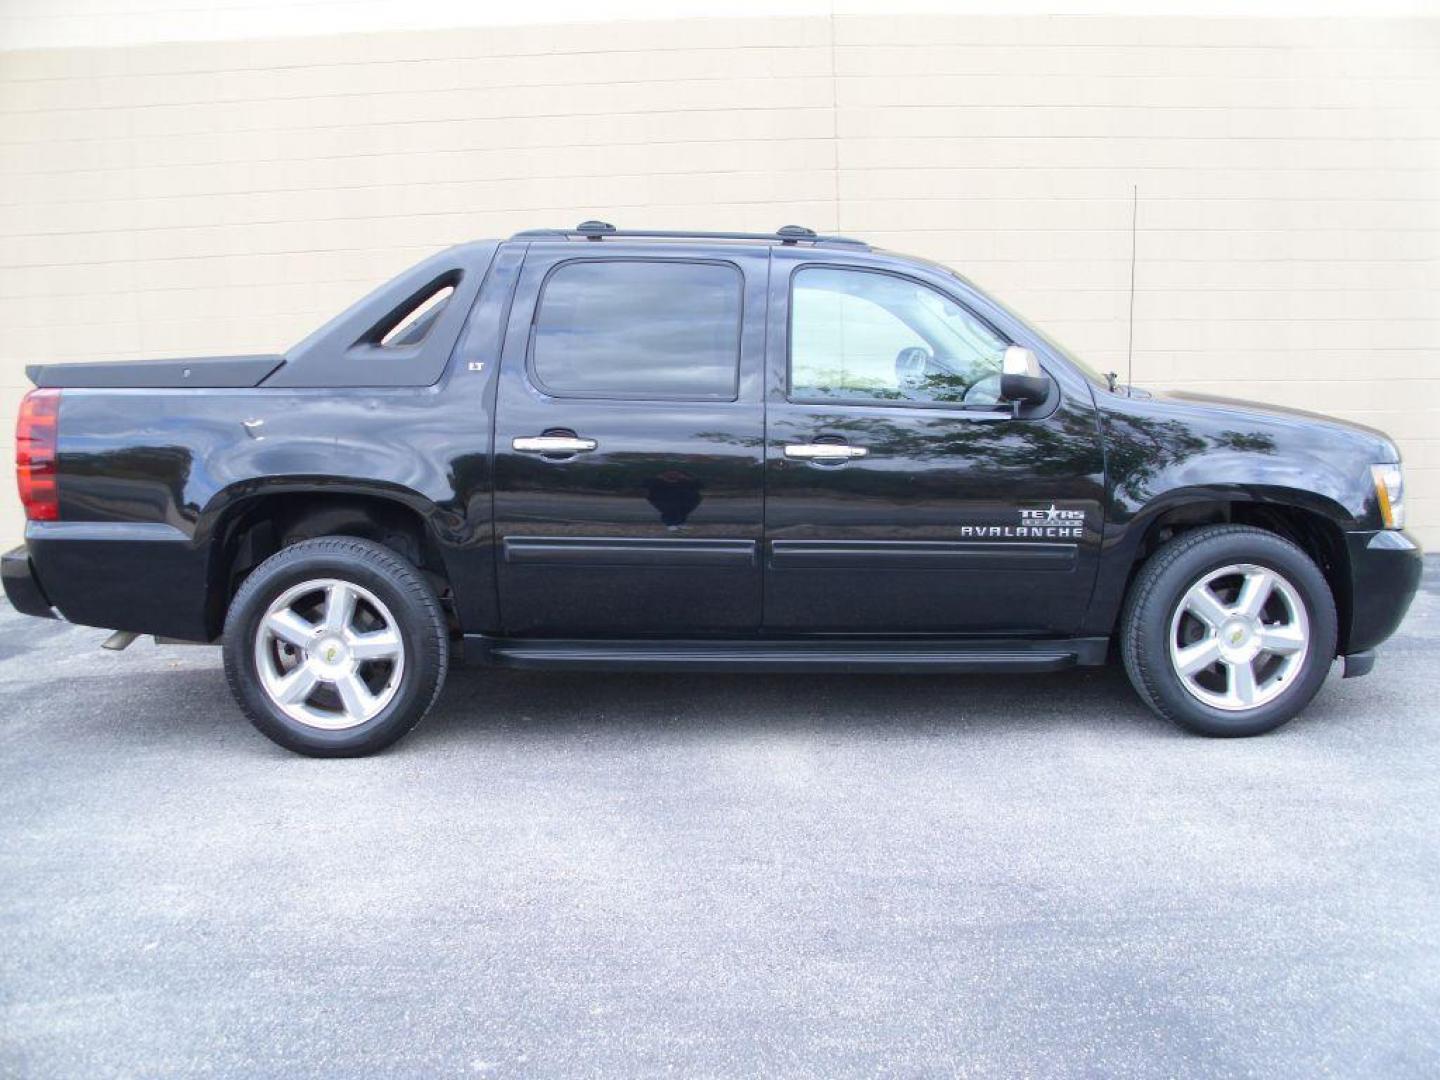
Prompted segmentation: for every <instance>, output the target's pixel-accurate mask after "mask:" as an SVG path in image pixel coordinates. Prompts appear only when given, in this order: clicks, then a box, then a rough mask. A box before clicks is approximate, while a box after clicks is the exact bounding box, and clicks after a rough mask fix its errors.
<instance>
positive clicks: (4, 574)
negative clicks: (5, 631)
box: [0, 544, 55, 619]
mask: <svg viewBox="0 0 1440 1080" xmlns="http://www.w3.org/2000/svg"><path fill="white" fill-rule="evenodd" d="M0 579H3V581H4V583H5V597H6V599H8V600H9V601H10V604H11V606H12V607H14V608H15V610H16V611H18V612H20V613H21V614H22V615H36V616H38V617H40V618H42V619H53V618H55V609H54V608H53V607H52V606H51V605H50V600H49V598H48V597H47V596H46V595H45V590H44V589H42V588H40V581H39V579H37V578H36V577H35V567H34V566H33V565H32V564H31V562H30V551H29V549H28V548H26V547H25V545H24V544H21V545H20V546H19V547H17V548H14V549H12V550H10V551H7V552H5V554H4V555H0Z"/></svg>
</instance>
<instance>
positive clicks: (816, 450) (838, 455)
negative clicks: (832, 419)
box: [785, 443, 870, 461]
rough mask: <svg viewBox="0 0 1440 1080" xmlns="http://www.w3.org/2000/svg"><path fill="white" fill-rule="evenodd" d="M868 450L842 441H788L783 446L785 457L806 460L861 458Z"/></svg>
mask: <svg viewBox="0 0 1440 1080" xmlns="http://www.w3.org/2000/svg"><path fill="white" fill-rule="evenodd" d="M869 452H870V451H869V450H867V449H865V447H863V446H846V445H845V444H844V443H790V444H788V445H787V446H786V447H785V456H786V457H787V458H802V459H805V460H807V461H817V460H818V461H824V460H826V459H827V458H828V459H829V460H831V461H848V460H850V459H851V458H862V457H864V456H865V455H866V454H868V453H869Z"/></svg>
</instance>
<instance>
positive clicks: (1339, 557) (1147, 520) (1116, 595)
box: [1097, 486, 1354, 652]
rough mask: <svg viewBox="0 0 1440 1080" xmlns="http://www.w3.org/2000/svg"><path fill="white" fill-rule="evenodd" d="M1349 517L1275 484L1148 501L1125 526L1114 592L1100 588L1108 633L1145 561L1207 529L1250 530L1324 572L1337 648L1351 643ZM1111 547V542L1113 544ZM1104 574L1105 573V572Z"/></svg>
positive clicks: (1325, 501)
mask: <svg viewBox="0 0 1440 1080" xmlns="http://www.w3.org/2000/svg"><path fill="white" fill-rule="evenodd" d="M1349 521H1350V515H1349V513H1348V511H1347V510H1346V509H1345V507H1344V506H1343V505H1342V504H1340V503H1339V502H1337V501H1336V500H1333V499H1330V498H1328V497H1326V496H1324V495H1320V494H1317V493H1316V492H1313V491H1304V490H1299V489H1293V488H1277V487H1265V488H1259V487H1248V486H1247V487H1239V486H1237V487H1234V488H1213V487H1206V488H1198V487H1197V488H1191V489H1187V490H1182V491H1176V492H1171V493H1168V494H1167V495H1166V496H1164V497H1162V498H1157V499H1155V500H1153V501H1152V502H1151V503H1148V504H1147V505H1146V506H1145V507H1144V508H1142V509H1141V510H1140V511H1139V512H1137V513H1136V514H1135V515H1134V516H1133V517H1132V518H1130V520H1129V521H1128V522H1126V524H1125V526H1124V532H1123V534H1122V535H1121V537H1119V538H1115V539H1116V543H1115V546H1114V547H1113V548H1111V554H1110V555H1109V556H1108V558H1109V559H1110V560H1111V565H1112V567H1117V568H1118V569H1117V570H1112V571H1111V581H1110V582H1109V583H1108V588H1106V587H1104V586H1102V589H1101V590H1098V591H1097V599H1102V594H1103V600H1102V602H1103V604H1104V610H1103V611H1101V612H1097V614H1099V615H1100V618H1101V620H1102V621H1103V630H1102V632H1106V633H1111V632H1113V631H1114V630H1115V628H1116V625H1117V621H1118V619H1119V615H1120V609H1121V607H1122V605H1123V604H1124V600H1125V597H1126V596H1127V595H1128V594H1129V591H1130V588H1131V585H1132V584H1133V583H1134V580H1135V576H1136V574H1137V573H1139V570H1140V567H1141V566H1142V565H1144V563H1145V561H1146V560H1147V559H1148V558H1149V557H1150V556H1151V555H1152V554H1154V553H1155V551H1157V550H1158V549H1159V548H1160V547H1162V546H1163V545H1164V544H1165V543H1167V542H1168V541H1169V540H1171V539H1173V538H1174V537H1175V536H1178V535H1180V534H1181V533H1184V532H1187V531H1189V530H1191V529H1195V528H1199V527H1201V526H1204V525H1219V524H1237V525H1251V526H1253V527H1255V528H1259V529H1264V530H1265V531H1267V532H1272V533H1275V534H1276V535H1277V536H1281V537H1283V538H1285V539H1287V540H1289V541H1290V542H1291V543H1293V544H1295V545H1296V546H1297V547H1299V548H1300V549H1301V550H1302V551H1304V552H1305V554H1306V555H1307V556H1309V558H1310V559H1311V560H1312V561H1313V562H1314V563H1315V564H1316V565H1317V566H1318V567H1319V569H1320V572H1321V574H1323V575H1324V577H1325V581H1326V583H1327V584H1328V585H1329V586H1330V592H1331V594H1332V595H1333V597H1334V599H1335V608H1336V614H1337V616H1338V618H1339V634H1340V636H1339V643H1338V645H1339V650H1340V651H1341V652H1343V651H1344V650H1345V648H1346V647H1347V645H1348V640H1349V629H1350V623H1351V612H1352V611H1353V610H1354V597H1353V594H1352V589H1351V580H1352V579H1351V568H1350V556H1349V549H1348V548H1347V546H1346V543H1345V529H1346V527H1347V523H1348V522H1349ZM1107 546H1109V545H1107ZM1102 573H1104V571H1102Z"/></svg>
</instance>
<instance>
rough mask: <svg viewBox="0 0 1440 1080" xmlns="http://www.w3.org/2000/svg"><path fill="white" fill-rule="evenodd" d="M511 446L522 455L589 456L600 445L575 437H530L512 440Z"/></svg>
mask: <svg viewBox="0 0 1440 1080" xmlns="http://www.w3.org/2000/svg"><path fill="white" fill-rule="evenodd" d="M510 445H511V446H512V447H513V448H514V449H516V450H517V451H519V452H520V453H522V454H588V453H590V451H591V450H594V449H595V448H596V447H597V446H599V445H600V444H599V443H597V442H596V441H595V440H594V439H578V438H576V437H575V436H573V435H530V436H520V437H518V438H515V439H512V440H511V442H510Z"/></svg>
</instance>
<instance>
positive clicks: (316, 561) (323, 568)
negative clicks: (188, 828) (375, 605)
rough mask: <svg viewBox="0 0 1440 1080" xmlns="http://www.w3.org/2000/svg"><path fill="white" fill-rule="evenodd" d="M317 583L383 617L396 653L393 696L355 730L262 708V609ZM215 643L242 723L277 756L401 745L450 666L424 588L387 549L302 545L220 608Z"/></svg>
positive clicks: (443, 634) (356, 543) (353, 752)
mask: <svg viewBox="0 0 1440 1080" xmlns="http://www.w3.org/2000/svg"><path fill="white" fill-rule="evenodd" d="M318 580H332V581H339V582H344V583H348V584H350V585H355V586H359V587H360V589H362V590H367V591H368V592H369V593H370V594H371V595H372V597H373V598H375V599H378V600H379V601H380V602H381V603H382V604H383V605H384V606H385V608H387V609H388V611H387V612H386V613H387V614H388V615H389V616H391V618H392V620H393V622H394V624H395V626H394V629H395V630H396V631H397V632H398V636H399V639H400V640H401V641H402V642H403V647H404V651H403V653H401V654H400V655H401V656H402V657H403V663H402V664H400V665H399V671H398V677H397V678H392V679H391V680H390V681H389V683H388V684H387V692H389V693H393V696H392V697H390V699H389V702H388V704H386V705H385V706H384V707H383V708H381V709H380V711H379V712H377V713H376V714H375V715H373V716H372V717H370V718H369V719H367V720H365V721H364V722H363V723H358V724H357V725H356V726H352V727H346V728H342V729H339V730H332V729H327V728H323V727H318V726H314V725H312V724H307V723H304V722H302V721H300V720H297V719H295V718H293V717H292V716H290V715H288V714H287V713H286V712H285V711H283V709H282V708H281V707H280V706H279V705H278V704H277V702H276V701H275V700H273V699H272V698H271V696H270V693H269V692H268V691H267V690H266V688H265V683H264V681H263V680H262V677H261V672H260V664H261V663H265V662H267V661H266V660H264V659H263V658H262V656H261V653H260V647H259V645H258V643H257V634H258V632H259V630H260V624H261V620H263V619H264V618H265V615H266V612H267V610H268V609H269V607H270V605H271V604H272V603H275V602H276V601H277V600H278V599H279V598H281V597H282V596H284V595H285V594H286V592H287V591H288V590H292V589H298V588H299V587H300V586H302V585H304V584H305V583H307V582H312V581H318ZM341 591H342V592H343V590H341ZM363 603H364V601H363V599H362V601H361V604H362V605H363ZM223 643H224V654H225V676H226V679H227V680H228V681H229V683H230V690H231V692H232V693H233V694H234V695H235V700H236V701H237V702H239V704H240V708H241V709H242V710H244V712H245V715H246V716H248V717H249V718H250V721H251V723H253V724H254V725H255V727H256V728H258V729H259V731H260V732H261V733H262V734H263V735H265V736H266V737H267V738H269V739H271V740H273V741H274V742H276V743H279V744H280V745H281V746H283V747H285V748H286V749H287V750H294V751H296V752H297V753H301V754H308V755H310V756H312V757H359V756H361V755H364V754H373V753H375V752H376V751H378V750H383V749H384V748H385V747H387V746H389V745H390V744H391V743H393V742H395V741H396V740H397V739H399V738H400V737H401V736H403V735H405V734H406V733H407V732H408V731H410V729H411V728H413V727H414V726H415V725H416V724H418V723H419V722H420V720H421V718H422V717H424V715H425V714H426V713H427V712H428V711H429V710H430V707H431V706H432V705H433V704H434V703H435V699H436V698H437V697H438V696H439V694H440V688H441V687H442V686H443V685H444V683H445V673H446V670H447V668H448V666H449V659H450V649H449V633H448V630H447V627H446V621H445V614H444V612H443V611H442V609H441V607H440V602H439V600H437V599H436V597H435V592H434V590H433V589H431V587H430V585H429V584H428V583H427V582H426V580H425V578H424V577H423V576H422V575H421V574H420V573H419V571H417V570H416V569H415V567H414V566H412V565H411V564H410V563H409V562H407V561H406V560H405V559H404V558H402V557H401V556H400V555H398V554H396V553H395V552H394V551H392V550H391V549H390V548H387V547H383V546H381V545H380V544H376V543H372V542H370V541H369V540H360V539H357V538H353V537H348V536H324V537H320V538H318V539H314V540H306V541H303V542H302V543H298V544H295V545H293V546H291V547H287V548H285V549H284V550H282V551H280V552H278V553H277V554H275V555H273V556H271V557H270V558H269V559H266V560H265V562H263V563H261V564H260V565H259V566H258V567H256V569H255V571H254V572H253V573H251V574H250V576H249V577H247V578H246V579H245V583H244V584H243V585H242V586H241V587H240V590H239V592H237V593H236V594H235V599H234V600H233V601H232V602H231V604H230V610H229V613H228V614H227V616H226V619H225V633H224V638H223ZM281 647H282V648H283V647H284V646H283V645H281ZM357 654H358V651H357ZM302 655H304V654H302ZM366 670H368V669H366ZM381 670H382V677H383V671H384V670H385V669H384V668H382V669H381ZM320 686H321V689H322V690H323V689H324V684H320ZM373 707H374V706H373V705H372V708H373ZM366 711H368V710H366ZM359 715H364V712H360V713H359Z"/></svg>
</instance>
